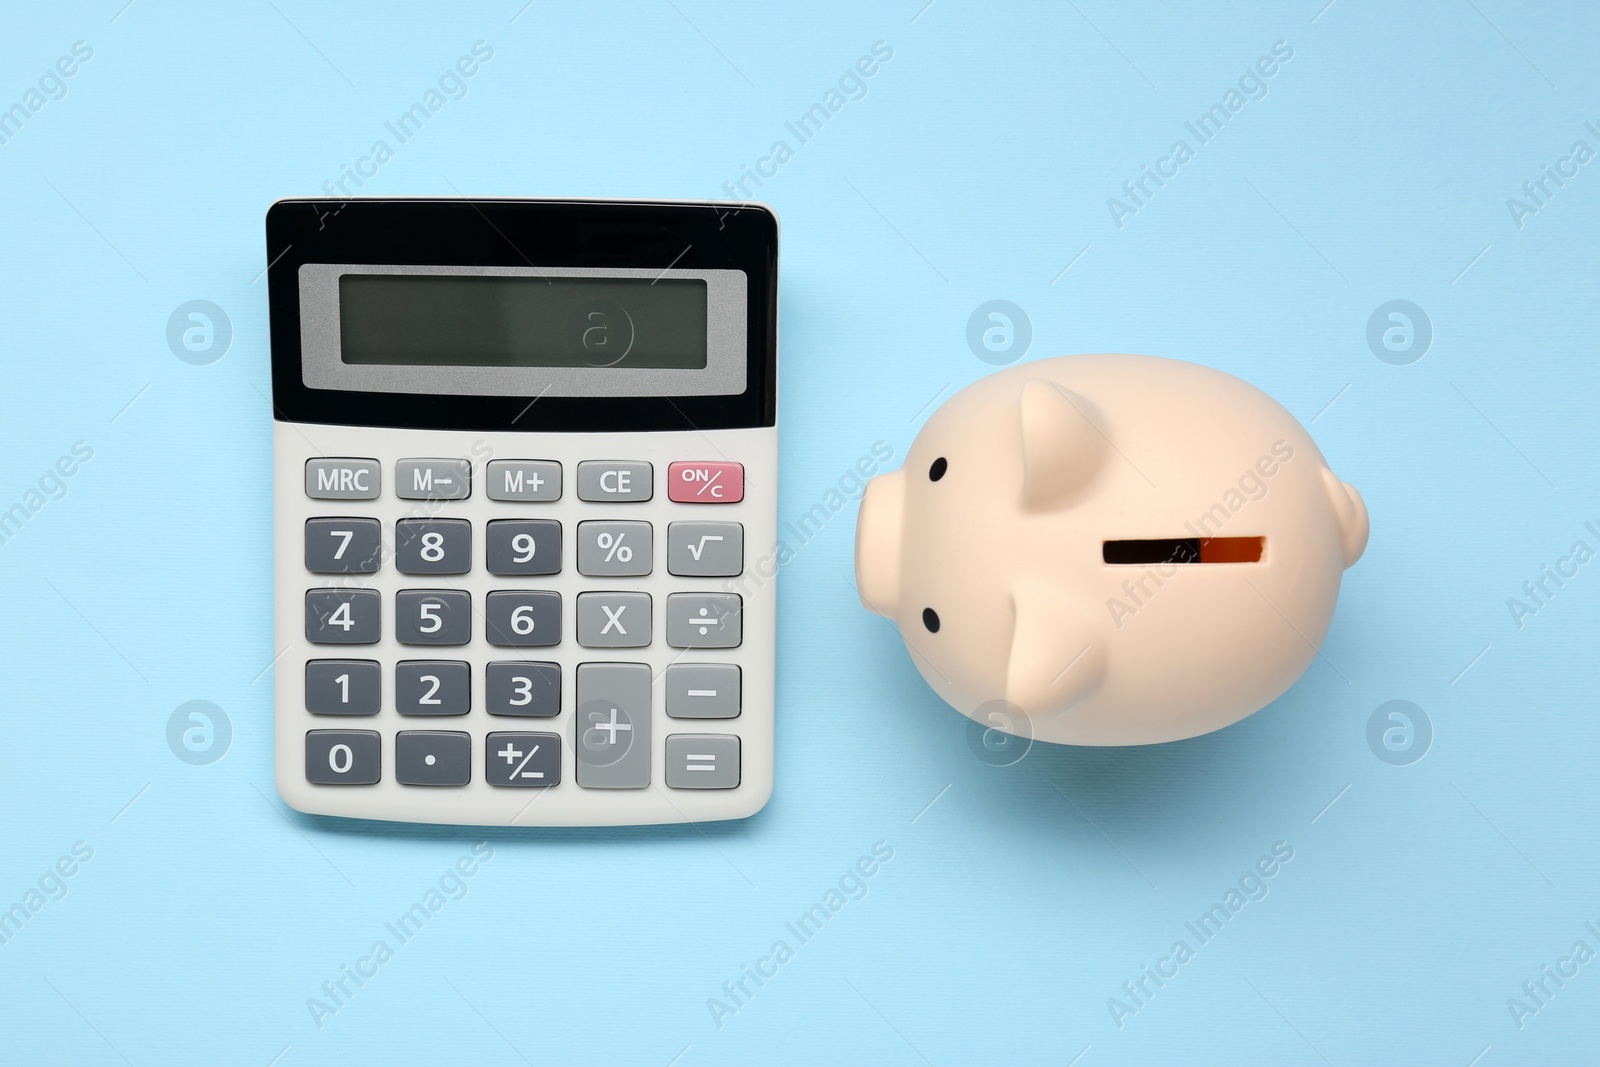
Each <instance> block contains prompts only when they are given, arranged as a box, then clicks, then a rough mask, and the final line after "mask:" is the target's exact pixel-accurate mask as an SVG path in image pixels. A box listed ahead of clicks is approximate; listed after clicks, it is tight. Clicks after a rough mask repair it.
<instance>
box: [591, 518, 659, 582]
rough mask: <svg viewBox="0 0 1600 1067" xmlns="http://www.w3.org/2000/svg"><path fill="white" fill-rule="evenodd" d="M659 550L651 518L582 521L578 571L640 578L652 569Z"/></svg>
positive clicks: (602, 575)
mask: <svg viewBox="0 0 1600 1067" xmlns="http://www.w3.org/2000/svg"><path fill="white" fill-rule="evenodd" d="M654 551H655V544H654V543H653V541H652V539H651V529H650V524H649V523H648V522H580V523H578V573H579V574H587V575H589V576H590V577H592V578H638V577H642V576H643V575H646V574H649V573H650V557H651V554H652V553H653V552H654Z"/></svg>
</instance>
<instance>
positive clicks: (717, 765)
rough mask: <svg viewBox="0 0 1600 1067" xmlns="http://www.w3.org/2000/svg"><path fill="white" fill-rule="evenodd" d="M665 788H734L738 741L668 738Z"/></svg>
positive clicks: (710, 736) (729, 737)
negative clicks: (666, 786)
mask: <svg viewBox="0 0 1600 1067" xmlns="http://www.w3.org/2000/svg"><path fill="white" fill-rule="evenodd" d="M667 785H668V786H670V787H671V788H673V789H734V788H736V787H737V786H738V785H739V739H738V738H737V737H735V736H734V735H733V734H668V735H667Z"/></svg>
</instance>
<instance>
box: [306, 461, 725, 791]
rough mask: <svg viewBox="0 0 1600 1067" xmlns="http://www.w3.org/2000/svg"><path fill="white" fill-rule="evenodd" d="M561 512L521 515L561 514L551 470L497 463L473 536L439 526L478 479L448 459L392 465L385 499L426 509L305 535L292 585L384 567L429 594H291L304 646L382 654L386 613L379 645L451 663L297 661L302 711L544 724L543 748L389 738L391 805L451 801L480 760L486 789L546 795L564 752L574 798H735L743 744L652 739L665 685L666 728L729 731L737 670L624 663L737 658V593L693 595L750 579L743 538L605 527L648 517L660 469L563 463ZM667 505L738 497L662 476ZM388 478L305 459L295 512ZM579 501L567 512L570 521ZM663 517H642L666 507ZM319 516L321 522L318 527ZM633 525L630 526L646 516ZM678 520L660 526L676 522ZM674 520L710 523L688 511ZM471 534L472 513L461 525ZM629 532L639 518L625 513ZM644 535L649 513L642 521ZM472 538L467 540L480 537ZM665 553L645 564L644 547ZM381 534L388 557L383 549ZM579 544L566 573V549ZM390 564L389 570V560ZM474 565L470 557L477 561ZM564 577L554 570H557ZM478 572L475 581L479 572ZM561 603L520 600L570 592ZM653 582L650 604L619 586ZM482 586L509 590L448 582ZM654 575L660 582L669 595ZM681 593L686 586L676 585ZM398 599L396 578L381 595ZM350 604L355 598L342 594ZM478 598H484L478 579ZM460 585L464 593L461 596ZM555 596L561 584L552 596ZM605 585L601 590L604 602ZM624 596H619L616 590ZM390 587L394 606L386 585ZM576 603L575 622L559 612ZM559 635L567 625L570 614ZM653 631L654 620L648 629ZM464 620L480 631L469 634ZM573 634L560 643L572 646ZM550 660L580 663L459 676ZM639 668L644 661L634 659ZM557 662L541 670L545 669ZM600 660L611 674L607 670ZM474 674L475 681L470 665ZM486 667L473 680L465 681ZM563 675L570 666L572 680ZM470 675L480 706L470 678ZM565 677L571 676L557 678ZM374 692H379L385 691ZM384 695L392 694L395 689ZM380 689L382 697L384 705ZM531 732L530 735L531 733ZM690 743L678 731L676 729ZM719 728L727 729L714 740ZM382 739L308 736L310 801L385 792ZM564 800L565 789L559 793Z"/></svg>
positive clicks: (720, 471) (708, 468)
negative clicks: (348, 791)
mask: <svg viewBox="0 0 1600 1067" xmlns="http://www.w3.org/2000/svg"><path fill="white" fill-rule="evenodd" d="M574 467H575V470H576V475H575V477H576V485H575V487H574V492H573V496H574V497H575V498H576V500H575V501H572V502H569V503H567V504H563V505H561V510H559V511H557V510H555V509H549V510H544V511H543V512H542V513H541V512H540V510H539V509H537V508H533V507H529V508H526V509H524V508H523V505H541V504H545V505H548V504H555V503H557V502H559V501H561V500H562V499H563V492H564V487H563V466H562V464H561V463H559V462H557V461H554V460H541V459H507V460H492V461H488V462H487V463H485V464H484V466H483V468H482V470H481V476H482V484H481V486H480V491H481V492H482V494H483V496H484V497H485V498H486V499H488V500H491V501H495V502H497V506H496V508H495V512H496V513H497V514H496V515H495V517H493V518H488V519H487V520H484V521H481V522H479V521H475V519H469V518H463V517H459V516H460V515H461V512H459V511H458V512H457V513H456V514H455V515H452V514H451V512H450V507H449V504H450V502H452V501H462V500H468V499H470V498H471V496H472V482H473V477H474V471H473V464H472V462H471V461H469V460H464V459H457V458H416V459H401V460H398V461H396V462H395V463H394V465H393V485H392V489H391V494H392V496H393V497H395V498H398V499H400V500H405V501H424V502H427V504H426V506H424V505H421V504H418V505H412V506H410V514H409V515H407V516H404V517H402V516H395V517H394V518H393V519H380V518H371V517H341V516H338V515H327V516H321V515H318V516H314V517H312V518H309V519H308V520H307V521H306V524H305V567H306V570H307V572H308V573H309V574H313V575H328V576H338V575H359V576H365V575H381V574H382V572H383V570H384V568H385V567H386V566H392V567H393V571H392V573H393V574H398V575H403V576H405V578H407V579H408V578H413V577H415V578H423V579H426V578H430V577H437V578H443V579H446V580H445V581H434V582H422V583H418V584H419V585H431V586H436V587H435V588H421V587H417V588H413V587H408V586H407V583H406V580H405V579H401V580H400V584H401V586H402V588H399V589H397V590H394V591H393V593H392V595H391V594H390V593H388V592H383V593H380V592H379V591H377V590H375V589H366V588H341V587H338V581H337V580H330V581H329V587H325V588H310V589H308V590H307V591H306V594H305V628H306V639H307V640H308V641H309V642H312V643H313V644H318V645H361V644H377V643H379V642H380V641H381V640H382V639H383V637H384V630H383V627H384V625H385V621H384V619H383V616H384V615H385V614H386V613H387V609H388V607H390V606H392V612H393V615H392V623H391V624H392V626H393V628H394V629H393V639H394V641H395V642H396V643H398V644H399V645H402V646H406V647H408V648H419V649H420V648H426V647H430V646H432V647H448V648H452V649H458V648H459V649H462V651H460V652H455V653H449V652H447V653H443V655H445V656H450V655H457V656H461V657H462V658H459V659H452V658H434V659H430V658H422V656H426V655H427V653H422V655H421V656H418V655H417V654H416V653H413V657H414V658H395V659H392V660H390V661H388V662H387V663H385V662H383V661H382V660H380V659H353V658H350V659H341V658H335V657H328V658H315V659H308V660H307V661H306V663H305V708H306V711H307V712H309V713H311V714H313V715H318V716H340V715H345V716H373V715H379V714H380V713H384V712H385V711H386V709H392V713H393V714H397V715H399V716H403V717H406V718H409V719H411V720H412V724H414V725H415V724H416V722H415V720H416V719H417V718H420V717H441V718H453V719H457V720H459V721H460V722H461V724H462V725H465V724H466V723H467V722H469V721H475V719H476V716H477V715H491V716H497V717H503V718H525V719H547V720H552V722H551V724H550V725H551V726H552V727H553V729H552V730H549V731H514V730H496V731H491V732H487V733H483V734H480V735H478V736H480V737H481V738H482V741H481V745H482V749H481V753H480V752H479V749H478V745H479V744H480V742H477V741H475V740H474V732H468V731H466V730H427V729H403V730H396V731H394V732H393V733H392V748H391V749H390V751H389V754H388V758H389V759H391V760H392V771H391V773H392V777H393V780H394V781H395V782H397V783H399V784H400V785H404V786H417V787H435V788H463V787H467V786H469V785H470V784H471V783H472V781H473V762H474V760H475V759H482V760H483V763H482V764H481V769H482V773H483V779H482V783H481V784H480V786H479V788H481V786H482V784H486V785H488V786H490V787H494V788H550V787H553V786H557V785H560V784H561V777H562V744H563V742H565V743H567V744H570V745H571V746H572V750H573V756H572V760H573V762H572V763H571V765H570V766H571V767H572V768H573V778H574V783H573V784H574V785H575V786H576V787H578V788H582V789H594V790H630V789H631V790H639V789H646V788H647V787H649V786H650V785H651V784H652V759H653V758H654V759H656V760H661V761H663V762H657V763H655V764H654V766H655V768H656V772H655V773H657V774H660V775H663V779H662V780H661V781H658V782H656V783H655V784H657V785H665V786H666V787H667V788H669V789H695V790H700V789H734V788H737V787H738V786H739V785H740V782H741V778H742V775H741V767H740V759H741V738H740V736H739V735H738V734H735V733H678V734H667V735H666V736H664V737H658V738H652V691H653V689H654V687H655V686H656V685H660V686H661V688H662V691H663V696H662V699H663V700H664V705H665V711H666V715H667V716H668V717H669V718H670V719H675V720H700V721H705V722H707V725H709V724H710V722H709V721H712V720H722V721H723V722H724V723H726V727H732V726H735V725H736V724H735V722H734V721H733V720H737V719H739V717H740V715H741V712H742V710H743V699H742V696H743V694H742V688H743V685H742V683H743V676H742V670H741V667H740V665H739V664H738V663H737V662H717V663H714V662H700V661H695V660H684V659H683V653H682V652H681V651H675V652H674V653H672V655H673V656H674V657H675V661H674V662H672V663H670V664H669V665H667V666H666V667H665V668H664V669H663V668H662V667H660V666H656V667H652V666H651V665H650V664H647V663H642V662H621V660H623V659H624V658H625V657H626V656H627V655H628V652H627V651H625V650H640V649H647V648H651V647H653V646H654V647H661V646H665V647H668V648H671V649H673V650H694V649H723V650H728V649H736V648H738V647H739V646H740V645H741V644H742V642H743V637H744V634H743V599H742V597H741V596H740V595H739V594H738V593H735V592H731V591H722V590H723V589H728V590H731V589H732V588H734V586H733V585H732V583H726V584H724V583H717V585H718V586H720V587H721V588H717V587H716V586H714V587H713V588H712V589H707V588H706V586H707V585H709V584H710V583H707V582H704V581H700V582H698V584H697V583H696V582H695V581H694V580H697V579H698V580H704V579H729V578H738V577H739V576H741V575H743V574H744V571H745V546H744V533H745V530H744V526H743V524H742V523H740V522H736V521H701V520H698V519H694V518H692V517H691V518H689V519H685V520H682V521H664V522H657V521H651V520H646V519H640V518H629V517H626V515H627V509H618V510H619V511H620V514H616V513H613V514H608V513H607V510H606V508H605V507H604V506H601V505H612V504H629V503H642V502H647V501H650V500H652V499H653V498H654V495H655V486H654V484H653V479H654V467H653V466H652V464H651V463H648V462H644V461H638V460H615V459H602V460H583V461H581V462H578V463H576V464H574ZM667 477H668V479H669V483H668V492H667V498H668V500H670V501H671V502H672V503H673V506H674V507H676V505H678V504H718V503H735V502H738V501H740V500H742V499H743V497H744V470H743V467H742V466H741V465H740V464H738V463H732V462H727V461H715V462H711V461H708V462H686V463H672V464H671V465H670V466H669V467H668V475H667ZM383 480H384V472H383V471H382V469H381V467H380V465H379V463H378V462H377V461H376V460H370V459H339V458H331V459H313V460H310V461H309V462H308V463H307V465H306V475H305V483H306V494H307V496H308V497H310V498H312V499H315V500H328V501H348V500H374V499H378V498H379V495H380V488H379V487H381V486H382V485H383ZM579 502H581V504H580V503H579ZM660 506H661V505H656V507H660ZM330 510H331V509H330ZM641 510H643V509H641ZM677 513H678V512H674V513H673V514H677ZM681 513H682V514H685V515H690V516H693V515H697V514H709V512H701V511H699V510H698V509H693V508H685V509H683V510H682V512H681ZM473 514H474V515H475V516H477V515H481V512H476V511H474V512H473ZM635 514H639V512H635ZM651 514H652V517H654V515H655V514H656V513H654V512H652V513H651ZM474 525H481V533H482V536H481V544H482V547H481V548H479V547H478V544H479V542H480V538H479V537H478V536H476V535H475V533H474V530H473V527H474ZM658 529H659V532H660V534H661V536H662V537H664V539H665V547H664V549H663V550H662V555H661V557H657V555H656V551H657V546H656V538H657V533H658ZM386 535H387V537H388V538H390V539H389V540H386ZM568 535H570V539H571V540H572V541H573V548H572V550H571V551H572V556H571V557H570V559H567V558H566V557H565V552H566V551H567V549H566V546H565V541H566V540H567V539H568ZM386 548H390V549H391V553H390V554H386V552H385V549H386ZM480 553H481V555H480ZM564 564H565V565H564ZM479 567H481V568H482V570H481V571H480V570H478V568H479ZM565 567H571V568H572V569H573V570H574V571H576V573H577V574H578V575H581V576H582V578H584V579H586V580H587V581H585V582H584V583H583V585H584V586H586V588H580V589H578V590H572V587H571V585H570V584H565V583H570V582H571V580H572V579H571V578H566V579H563V580H562V581H563V584H562V585H561V591H558V590H557V589H540V588H527V587H526V586H537V585H538V584H540V583H538V582H537V581H533V582H529V581H526V580H527V579H537V578H549V577H552V576H557V575H562V574H564V573H566V571H565ZM658 567H659V568H660V569H661V570H662V571H663V572H664V573H663V575H662V576H661V577H659V578H656V579H654V581H658V582H662V583H663V584H664V586H665V588H663V589H662V590H661V592H662V593H663V594H664V595H662V596H652V594H651V593H650V592H646V591H644V590H642V589H639V588H637V587H635V588H629V586H630V585H633V584H634V583H631V582H627V581H621V582H618V581H616V580H618V579H640V578H649V577H650V576H652V575H655V574H656V573H657V568H658ZM474 573H476V574H478V575H484V574H487V575H491V576H493V578H494V579H502V578H503V579H507V580H506V581H505V582H503V583H495V582H493V581H492V580H491V583H490V584H491V586H492V585H494V584H502V585H503V586H505V587H504V588H492V587H491V588H490V589H488V590H487V591H481V590H482V586H481V585H480V584H478V583H477V582H473V583H472V589H474V590H479V591H478V592H476V593H474V592H470V591H468V590H467V589H457V588H449V585H450V584H451V583H450V582H449V581H448V579H449V578H451V577H454V576H461V575H471V574H474ZM667 576H671V577H670V578H668V577H667ZM676 578H685V579H690V581H688V582H678V583H673V582H672V581H671V579H676ZM391 580H392V579H391ZM344 581H345V582H346V584H348V585H352V586H359V585H361V584H363V583H362V582H360V581H359V580H355V579H344ZM480 581H481V579H480ZM464 584H465V583H464ZM552 584H555V583H552ZM608 585H612V586H613V587H612V588H606V586H608ZM616 585H621V586H622V588H616V587H615V586H616ZM385 588H389V589H392V588H393V586H392V585H391V586H386V587H385ZM569 604H570V606H569ZM567 611H570V612H571V614H572V616H573V618H572V622H571V623H567V622H566V621H565V619H564V618H563V616H564V614H565V613H566V612H567ZM658 611H659V612H660V615H657V612H658ZM475 616H476V618H477V620H478V621H477V622H474V617H475ZM569 626H570V629H568V627H569ZM564 641H569V642H572V643H573V645H574V646H575V647H576V648H578V649H582V650H584V651H583V652H582V653H579V655H580V656H581V657H582V661H581V662H577V663H576V664H575V665H570V666H567V667H565V668H564V667H563V666H562V664H561V663H557V662H554V661H545V660H532V659H518V658H514V657H515V656H517V655H518V653H516V652H509V653H508V652H500V653H498V655H499V656H500V657H501V658H493V659H490V658H489V657H488V656H479V657H472V656H471V655H470V653H469V652H468V651H467V650H466V649H467V647H468V646H476V647H479V648H483V647H484V646H488V647H491V648H495V649H502V650H506V649H540V648H553V647H556V646H560V645H562V644H563V643H564ZM633 654H634V655H640V653H638V652H635V653H633ZM546 655H551V653H546ZM608 655H609V656H611V657H613V658H611V659H607V658H606V657H607V656H608ZM485 660H487V662H484V661H485ZM479 662H481V663H482V666H481V668H479V667H478V666H477V665H476V664H477V663H479ZM568 662H569V663H571V661H570V660H569V661H568ZM479 669H481V670H482V672H483V673H482V675H481V676H480V678H481V688H480V687H479V684H478V683H479V679H476V678H474V674H475V672H476V671H477V670H479ZM564 672H565V675H564ZM385 673H388V674H389V677H388V679H385V678H384V674H385ZM568 684H570V686H571V690H572V692H571V694H570V698H571V699H570V703H569V704H568V705H567V706H568V707H570V708H571V709H572V716H571V719H570V720H562V711H563V692H562V690H563V688H564V686H565V685H568ZM391 686H392V688H390V687H391ZM386 690H387V691H388V692H389V693H392V696H389V697H387V698H386ZM530 725H531V724H530ZM685 725H690V724H689V723H686V724H685ZM726 727H725V728H726ZM384 749H385V742H384V740H383V735H382V733H380V732H379V731H376V730H330V729H314V730H309V731H307V732H306V734H305V757H306V764H305V774H306V780H307V781H308V782H310V783H312V784H314V785H372V784H375V783H377V782H379V781H380V780H382V777H383V774H382V772H383V761H384V758H385V755H386V754H385V752H384ZM568 788H572V786H569V787H568Z"/></svg>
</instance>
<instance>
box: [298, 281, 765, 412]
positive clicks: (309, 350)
mask: <svg viewBox="0 0 1600 1067" xmlns="http://www.w3.org/2000/svg"><path fill="white" fill-rule="evenodd" d="M347 274H380V275H382V274H388V275H452V276H463V275H467V276H480V277H536V278H649V279H652V280H656V279H674V278H693V279H698V280H701V281H704V282H705V283H706V320H707V321H706V365H705V367H704V368H693V369H683V368H632V367H630V368H625V369H622V368H616V367H419V366H410V365H406V366H399V365H385V364H354V363H345V362H344V361H343V360H342V359H341V358H340V355H339V345H340V329H339V279H340V277H342V276H344V275H347ZM299 281H300V371H301V378H302V380H303V381H304V382H305V384H306V386H307V387H309V388H312V389H339V390H355V391H360V392H371V393H421V394H448V395H453V396H533V397H538V396H574V397H576V396H589V397H594V396H599V397H607V396H615V397H622V396H722V395H737V394H740V393H743V392H744V391H745V386H746V373H747V367H746V353H745V344H746V340H747V335H746V309H747V306H748V305H747V301H748V290H749V279H748V278H747V276H746V275H745V272H744V271H742V270H672V269H668V270H656V269H650V268H632V267H494V266H460V265H455V266H451V265H439V266H418V265H409V264H404V265H402V264H374V263H304V264H301V266H300V271H299Z"/></svg>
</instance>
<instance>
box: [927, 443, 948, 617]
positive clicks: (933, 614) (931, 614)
mask: <svg viewBox="0 0 1600 1067" xmlns="http://www.w3.org/2000/svg"><path fill="white" fill-rule="evenodd" d="M939 462H941V463H943V462H944V461H943V460H940V461H939ZM937 480H938V479H935V481H937ZM922 625H924V626H926V627H927V628H928V632H929V633H930V634H936V633H938V632H939V613H938V612H937V611H934V610H933V609H932V608H923V609H922Z"/></svg>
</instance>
